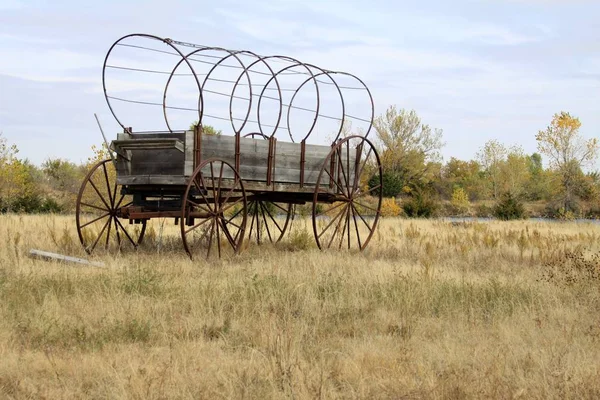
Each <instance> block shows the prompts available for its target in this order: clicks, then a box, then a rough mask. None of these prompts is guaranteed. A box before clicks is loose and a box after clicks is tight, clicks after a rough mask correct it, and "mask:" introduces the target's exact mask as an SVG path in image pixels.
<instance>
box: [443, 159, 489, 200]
mask: <svg viewBox="0 0 600 400" xmlns="http://www.w3.org/2000/svg"><path fill="white" fill-rule="evenodd" d="M486 184H487V180H486V179H485V177H484V175H483V173H482V171H481V165H479V163H478V162H477V161H474V160H471V161H463V160H459V159H457V158H454V157H451V158H450V160H449V161H448V162H447V163H446V164H445V165H444V166H443V167H442V170H441V175H440V179H439V183H438V186H439V191H440V192H441V194H442V196H443V197H444V198H446V199H450V198H451V197H452V193H453V191H454V189H455V188H457V187H459V188H461V189H463V190H464V191H465V192H466V194H467V195H468V197H469V198H470V199H471V200H481V199H483V198H484V197H485V195H486V194H485V191H486Z"/></svg>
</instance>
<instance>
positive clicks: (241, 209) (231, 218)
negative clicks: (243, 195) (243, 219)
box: [229, 208, 244, 221]
mask: <svg viewBox="0 0 600 400" xmlns="http://www.w3.org/2000/svg"><path fill="white" fill-rule="evenodd" d="M242 211H244V209H243V208H240V209H239V210H237V211H236V212H235V214H233V215H232V216H231V217H229V221H232V220H233V219H234V218H235V217H237V216H238V215H240V213H241V212H242Z"/></svg>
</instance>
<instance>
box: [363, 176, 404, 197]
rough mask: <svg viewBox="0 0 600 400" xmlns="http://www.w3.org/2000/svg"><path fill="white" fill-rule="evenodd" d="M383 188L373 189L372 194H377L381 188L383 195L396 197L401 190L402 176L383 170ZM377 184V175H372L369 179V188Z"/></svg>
mask: <svg viewBox="0 0 600 400" xmlns="http://www.w3.org/2000/svg"><path fill="white" fill-rule="evenodd" d="M381 180H382V181H383V188H379V189H375V190H373V192H372V193H373V196H379V193H380V190H381V189H382V190H383V197H396V196H398V195H399V194H400V193H401V192H402V187H403V186H404V185H403V183H402V177H401V176H400V174H398V173H396V172H384V173H383V175H382V179H381ZM377 185H379V178H378V175H373V176H372V177H371V179H369V189H372V188H374V187H376V186H377Z"/></svg>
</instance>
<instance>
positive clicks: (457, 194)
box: [450, 187, 471, 215]
mask: <svg viewBox="0 0 600 400" xmlns="http://www.w3.org/2000/svg"><path fill="white" fill-rule="evenodd" d="M450 203H451V204H452V207H453V208H454V210H453V211H454V212H455V213H456V214H459V215H464V214H467V213H468V212H469V208H470V207H471V203H469V196H468V195H467V192H465V191H464V189H463V188H461V187H457V188H454V190H453V191H452V200H451V201H450Z"/></svg>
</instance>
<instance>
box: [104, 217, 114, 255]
mask: <svg viewBox="0 0 600 400" xmlns="http://www.w3.org/2000/svg"><path fill="white" fill-rule="evenodd" d="M111 224H112V217H110V218H109V220H108V233H109V234H108V235H106V243H104V249H105V250H106V249H108V242H109V241H110V228H111Z"/></svg>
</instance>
